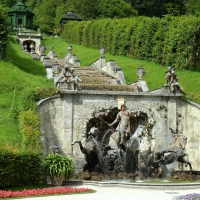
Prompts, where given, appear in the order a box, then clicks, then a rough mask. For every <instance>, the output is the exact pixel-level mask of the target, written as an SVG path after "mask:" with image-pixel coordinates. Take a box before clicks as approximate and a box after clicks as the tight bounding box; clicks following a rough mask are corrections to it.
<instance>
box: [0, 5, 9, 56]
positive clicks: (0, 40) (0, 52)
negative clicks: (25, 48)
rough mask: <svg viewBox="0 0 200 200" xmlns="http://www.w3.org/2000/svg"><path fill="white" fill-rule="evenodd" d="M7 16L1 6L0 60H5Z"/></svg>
mask: <svg viewBox="0 0 200 200" xmlns="http://www.w3.org/2000/svg"><path fill="white" fill-rule="evenodd" d="M6 16H7V14H6V11H5V9H4V8H3V6H2V5H0V60H2V59H5V56H6V46H7V36H8V26H7V18H6Z"/></svg>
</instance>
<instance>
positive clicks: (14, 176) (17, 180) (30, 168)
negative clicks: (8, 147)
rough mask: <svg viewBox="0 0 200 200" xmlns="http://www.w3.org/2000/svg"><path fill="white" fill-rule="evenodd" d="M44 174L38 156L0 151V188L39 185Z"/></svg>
mask: <svg viewBox="0 0 200 200" xmlns="http://www.w3.org/2000/svg"><path fill="white" fill-rule="evenodd" d="M42 174H43V166H42V159H41V157H40V156H39V155H38V154H34V153H11V152H5V151H0V188H6V187H13V186H24V185H34V184H38V183H40V182H42V181H43V176H42Z"/></svg>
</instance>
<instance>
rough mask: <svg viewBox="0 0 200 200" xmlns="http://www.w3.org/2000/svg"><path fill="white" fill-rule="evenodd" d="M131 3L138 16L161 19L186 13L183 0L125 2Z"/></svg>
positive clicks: (130, 0) (135, 0)
mask: <svg viewBox="0 0 200 200" xmlns="http://www.w3.org/2000/svg"><path fill="white" fill-rule="evenodd" d="M125 1H126V2H128V3H131V5H132V7H133V8H134V9H135V10H137V12H138V15H139V16H148V17H163V16H164V15H167V14H172V15H173V16H180V15H184V14H185V13H186V6H185V4H184V1H183V0H151V1H149V0H125Z"/></svg>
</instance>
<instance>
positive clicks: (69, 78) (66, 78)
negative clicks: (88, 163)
mask: <svg viewBox="0 0 200 200" xmlns="http://www.w3.org/2000/svg"><path fill="white" fill-rule="evenodd" d="M73 73H74V68H72V67H71V68H70V67H69V66H68V65H65V66H64V69H63V70H62V71H61V73H60V75H59V77H58V79H57V81H56V83H55V84H56V87H58V84H59V83H69V84H70V83H72V84H73V85H74V88H78V86H79V84H78V83H79V82H81V81H82V80H81V79H80V78H79V77H78V76H77V75H74V74H73Z"/></svg>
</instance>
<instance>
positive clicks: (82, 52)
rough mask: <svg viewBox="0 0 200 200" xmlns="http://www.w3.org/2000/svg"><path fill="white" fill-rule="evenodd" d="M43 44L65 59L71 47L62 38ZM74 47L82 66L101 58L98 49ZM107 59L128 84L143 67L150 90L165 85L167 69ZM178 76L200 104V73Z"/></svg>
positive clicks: (49, 40)
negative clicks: (114, 62)
mask: <svg viewBox="0 0 200 200" xmlns="http://www.w3.org/2000/svg"><path fill="white" fill-rule="evenodd" d="M43 43H45V44H46V46H47V51H46V52H49V50H50V46H53V47H54V52H55V53H56V54H57V55H58V57H59V58H63V57H64V56H65V54H66V53H67V47H68V45H69V44H68V43H66V42H64V41H63V40H62V39H61V38H53V37H45V40H43ZM72 47H73V50H72V52H73V54H74V55H77V57H78V58H79V59H80V62H81V65H82V66H88V65H89V64H91V63H92V62H93V61H95V60H96V59H98V58H99V57H100V53H99V50H98V49H91V48H87V47H84V46H81V45H76V44H73V45H72ZM105 57H106V61H108V60H115V61H116V63H117V65H119V66H121V67H122V69H123V72H124V74H125V78H126V81H127V84H130V83H132V82H135V81H136V80H137V79H138V76H137V75H136V70H137V68H138V67H139V66H140V65H142V66H143V67H144V68H145V70H146V75H145V76H144V79H145V81H146V82H147V85H148V87H149V89H150V90H154V89H157V88H160V87H162V86H163V85H164V83H165V78H164V77H165V75H166V74H165V71H166V67H163V66H161V65H158V64H155V63H152V62H148V61H144V60H134V59H132V58H128V57H122V56H113V55H111V54H108V53H106V54H105ZM176 74H177V75H178V77H179V78H180V81H179V83H180V84H181V86H182V87H183V90H184V92H185V97H186V98H187V99H189V100H193V101H194V102H196V103H199V104H200V90H199V87H200V78H199V77H200V72H195V71H180V70H176ZM191 96H193V97H191Z"/></svg>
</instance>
